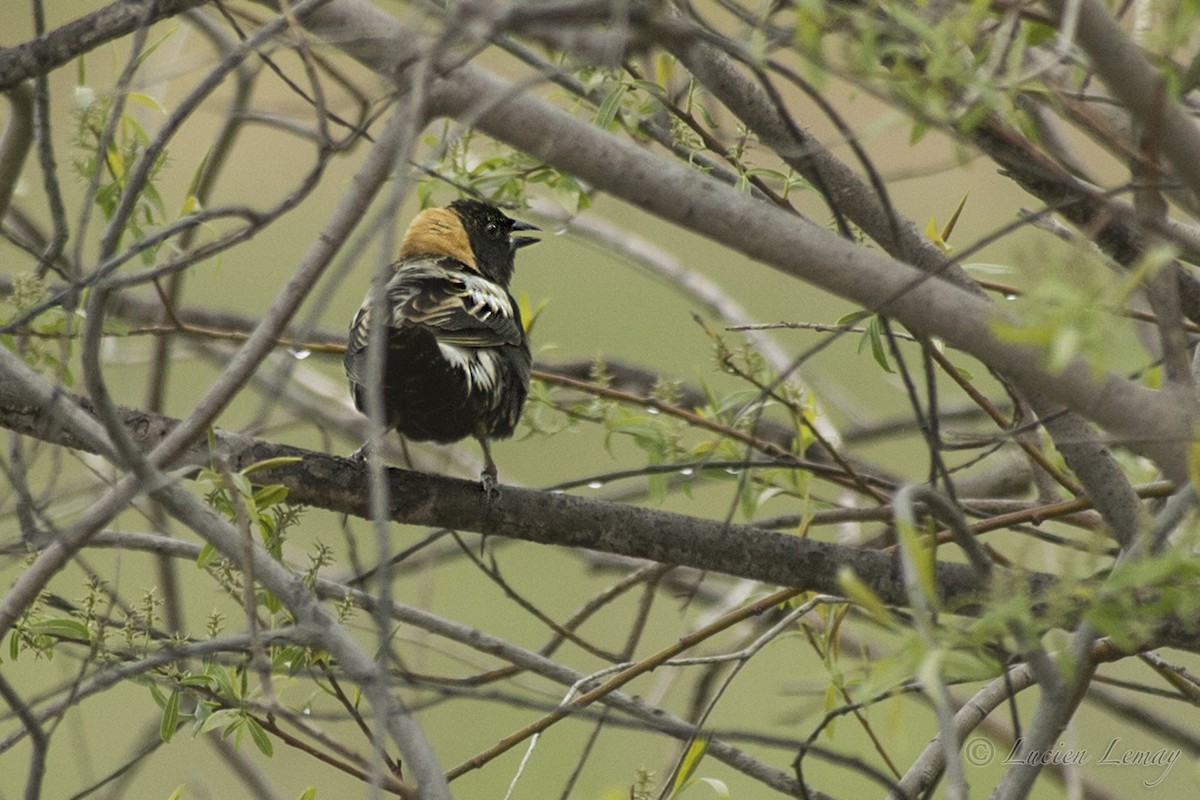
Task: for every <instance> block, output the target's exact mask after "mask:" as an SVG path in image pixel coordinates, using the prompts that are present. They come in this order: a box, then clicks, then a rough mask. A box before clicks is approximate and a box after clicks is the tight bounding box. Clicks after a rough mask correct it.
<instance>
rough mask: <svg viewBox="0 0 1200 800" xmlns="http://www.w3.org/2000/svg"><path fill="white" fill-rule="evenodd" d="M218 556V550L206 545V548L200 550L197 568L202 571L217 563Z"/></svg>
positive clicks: (197, 557)
mask: <svg viewBox="0 0 1200 800" xmlns="http://www.w3.org/2000/svg"><path fill="white" fill-rule="evenodd" d="M217 556H218V553H217V548H215V547H213V546H212V545H211V544H205V545H204V547H201V548H200V553H199V554H198V555H197V556H196V566H197V567H199V568H200V569H204V568H205V567H208V566H210V565H211V564H212V563H213V562H214V561H216V560H217Z"/></svg>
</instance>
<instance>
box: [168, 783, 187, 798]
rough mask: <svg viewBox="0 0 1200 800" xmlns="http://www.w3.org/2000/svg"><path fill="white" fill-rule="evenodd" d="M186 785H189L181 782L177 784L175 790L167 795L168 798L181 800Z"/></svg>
mask: <svg viewBox="0 0 1200 800" xmlns="http://www.w3.org/2000/svg"><path fill="white" fill-rule="evenodd" d="M185 786H187V784H186V783H181V784H179V785H178V786H176V787H175V791H173V792H171V793H170V794H169V795H167V800H179V798H181V797H183V789H184V787H185Z"/></svg>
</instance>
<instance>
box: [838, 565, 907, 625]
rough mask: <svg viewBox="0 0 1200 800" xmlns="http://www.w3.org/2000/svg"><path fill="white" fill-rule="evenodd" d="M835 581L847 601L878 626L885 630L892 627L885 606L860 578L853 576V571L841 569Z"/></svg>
mask: <svg viewBox="0 0 1200 800" xmlns="http://www.w3.org/2000/svg"><path fill="white" fill-rule="evenodd" d="M837 580H838V586H839V587H840V588H841V590H842V594H844V595H845V596H846V599H847V600H850V601H851V602H853V603H855V604H856V605H858V606H859V607H860V608H862V609H863V610H864V611H866V612H867V613H868V614H870V615H871V616H872V617H873V618H874V619H875V621H876V622H878V623H879V624H880V625H883V626H885V627H887V628H891V627H892V624H893V621H892V615H891V614H889V613H888V610H887V606H885V605H884V604H883V600H881V599H880V598H879V595H877V594H875V592H873V591H871V587H870V586H867V584H866V583H864V582H863V580H862V578H860V577H858V576H857V575H855V574H854V570H852V569H850V568H849V567H842V568H841V569H839V570H838V576H837Z"/></svg>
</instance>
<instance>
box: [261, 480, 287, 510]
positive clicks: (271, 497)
mask: <svg viewBox="0 0 1200 800" xmlns="http://www.w3.org/2000/svg"><path fill="white" fill-rule="evenodd" d="M287 496H288V488H287V487H286V486H284V485H283V484H282V483H272V484H270V485H268V486H260V487H258V488H257V489H255V490H254V496H253V499H254V505H255V507H257V508H270V507H271V506H273V505H278V504H279V503H282V502H284V501H285V500H287Z"/></svg>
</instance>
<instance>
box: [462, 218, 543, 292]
mask: <svg viewBox="0 0 1200 800" xmlns="http://www.w3.org/2000/svg"><path fill="white" fill-rule="evenodd" d="M449 207H450V209H451V210H452V211H454V213H455V214H457V215H458V218H459V219H461V220H462V223H463V228H465V229H466V231H467V238H468V239H469V240H470V242H471V252H472V253H474V255H475V265H476V266H477V267H478V268H479V271H480V273H482V274H483V276H484V277H485V278H488V279H489V280H493V281H495V282H496V283H498V284H500V285H501V286H503V287H505V288H508V282H509V280H511V279H512V274H513V256H514V255H515V254H516V252H517V249H518V248H521V247H525V246H526V245H530V244H533V243H534V242H537V241H540V240H539V239H534V238H533V237H531V236H513V235H512V233H513V231H536V230H537V228H536V227H534V226H533V225H530V224H529V223H528V222H518V221H517V220H515V219H511V218H510V217H508V216H507V215H505V213H504V212H503V211H501V210H500V209H498V208H496V207H495V206H494V205H492V204H491V203H484V202H482V201H480V200H455V201H454V202H453V203H451V204H450V206H449Z"/></svg>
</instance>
